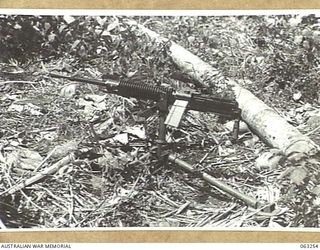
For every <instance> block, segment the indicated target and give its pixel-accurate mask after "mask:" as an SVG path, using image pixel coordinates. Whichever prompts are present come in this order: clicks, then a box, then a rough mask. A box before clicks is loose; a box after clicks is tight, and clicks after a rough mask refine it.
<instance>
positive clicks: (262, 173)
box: [0, 10, 320, 230]
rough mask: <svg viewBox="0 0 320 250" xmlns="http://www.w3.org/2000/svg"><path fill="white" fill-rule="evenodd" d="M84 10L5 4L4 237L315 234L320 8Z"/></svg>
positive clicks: (1, 114)
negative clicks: (118, 232) (15, 233)
mask: <svg viewBox="0 0 320 250" xmlns="http://www.w3.org/2000/svg"><path fill="white" fill-rule="evenodd" d="M29 12H30V11H29ZM79 13H82V14H79ZM86 13H87V12H86V11H83V12H76V13H73V12H72V11H70V12H68V11H61V12H59V11H57V12H56V13H51V14H48V13H46V12H43V13H41V10H39V11H35V12H34V13H28V14H25V13H21V11H20V12H17V13H9V12H8V11H5V10H0V121H1V122H0V228H1V230H8V229H37V230H39V229H43V230H46V229H80V228H81V229H82V228H87V229H95V228H146V229H148V228H156V229H161V228H178V229H182V228H189V229H200V228H201V229H202V228H204V229H226V230H229V229H234V228H236V229H253V230H255V229H271V230H290V229H296V228H300V229H301V228H304V229H307V228H311V229H316V228H319V226H320V213H319V212H320V172H319V169H320V161H319V159H320V154H319V150H320V148H319V145H320V75H319V70H320V14H319V12H316V11H314V12H308V13H306V12H295V11H292V12H291V13H290V12H283V13H281V12H279V11H278V12H276V13H272V12H270V13H269V12H266V13H260V12H259V13H258V14H256V13H255V14H250V12H249V13H244V14H241V12H239V13H236V14H231V13H227V14H223V13H222V12H218V14H215V13H214V12H212V13H210V12H209V13H205V12H204V13H202V12H199V13H197V12H195V14H193V13H192V12H188V13H186V14H184V13H183V12H181V13H180V12H179V11H176V12H175V14H172V12H170V13H169V12H168V13H166V12H161V13H162V14H160V12H158V13H156V14H152V15H151V14H148V12H147V11H145V12H144V13H143V14H139V13H135V12H134V11H131V12H130V13H129V12H124V13H121V12H114V13H113V12H112V11H109V12H107V11H104V12H103V11H100V12H98V13H96V14H95V13H93V14H91V13H90V14H86ZM190 13H191V14H190Z"/></svg>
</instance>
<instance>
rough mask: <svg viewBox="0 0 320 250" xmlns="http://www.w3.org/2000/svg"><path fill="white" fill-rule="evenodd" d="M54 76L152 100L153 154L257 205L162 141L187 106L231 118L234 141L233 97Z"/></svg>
mask: <svg viewBox="0 0 320 250" xmlns="http://www.w3.org/2000/svg"><path fill="white" fill-rule="evenodd" d="M49 75H50V76H51V77H54V78H64V79H68V80H71V81H77V82H84V83H89V84H94V85H98V86H101V87H103V88H106V89H107V91H108V93H112V94H116V95H120V96H123V97H133V98H136V99H144V100H152V101H155V102H156V103H157V104H156V107H157V109H158V111H159V131H158V140H157V157H158V159H159V160H161V161H169V162H171V163H174V164H177V165H179V166H180V167H181V168H183V169H184V170H185V171H187V172H191V173H193V174H194V175H196V176H197V177H200V178H202V179H204V180H205V181H207V182H209V183H210V184H212V185H214V186H216V187H218V188H219V189H221V190H223V191H224V192H226V193H228V194H230V195H232V196H234V197H236V198H238V199H241V200H242V201H244V202H245V203H246V204H247V205H248V206H250V207H253V208H257V207H259V206H260V204H259V202H258V201H257V200H256V199H254V198H252V197H250V196H248V195H246V194H243V193H240V192H239V191H237V190H235V189H234V188H232V187H230V186H228V185H226V184H225V183H223V182H221V181H220V180H218V179H216V178H214V177H213V176H211V175H209V174H207V173H205V172H200V171H198V170H196V169H195V168H194V167H193V166H192V165H190V164H189V163H187V162H185V161H183V160H181V159H178V158H177V157H176V156H175V155H174V154H168V153H166V152H164V150H163V145H164V144H165V143H166V128H167V126H172V127H178V126H179V123H180V121H181V119H182V117H183V114H184V113H185V112H186V111H187V110H195V111H200V112H213V113H216V114H218V115H220V116H223V117H226V118H228V119H233V120H234V127H233V132H232V138H233V140H234V141H236V140H237V138H238V131H239V122H240V119H241V110H240V109H239V107H238V103H237V102H236V101H235V100H230V99H224V98H216V97H211V96H209V95H204V94H200V93H192V94H186V93H181V92H177V91H175V90H174V89H172V88H167V87H163V86H153V85H150V84H145V83H133V82H129V81H122V80H114V79H107V80H105V81H102V80H97V79H87V78H81V77H76V76H65V75H60V74H55V73H50V74H49Z"/></svg>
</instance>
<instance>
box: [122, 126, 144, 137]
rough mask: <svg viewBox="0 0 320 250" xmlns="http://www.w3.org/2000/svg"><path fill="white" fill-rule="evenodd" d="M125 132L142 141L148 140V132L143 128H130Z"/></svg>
mask: <svg viewBox="0 0 320 250" xmlns="http://www.w3.org/2000/svg"><path fill="white" fill-rule="evenodd" d="M124 132H126V133H128V134H131V135H135V136H136V137H138V138H140V139H146V131H145V129H144V127H143V126H133V127H128V128H127V129H126V130H125V131H124Z"/></svg>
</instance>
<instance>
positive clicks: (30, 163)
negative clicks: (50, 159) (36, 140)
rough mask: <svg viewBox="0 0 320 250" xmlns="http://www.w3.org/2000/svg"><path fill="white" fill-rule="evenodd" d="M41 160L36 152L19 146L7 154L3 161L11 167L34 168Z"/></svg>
mask: <svg viewBox="0 0 320 250" xmlns="http://www.w3.org/2000/svg"><path fill="white" fill-rule="evenodd" d="M42 160H43V158H42V156H41V155H40V154H39V153H38V152H36V151H32V150H29V149H25V148H21V149H17V150H16V151H13V152H12V153H11V154H9V155H8V156H7V157H6V161H5V163H6V164H7V165H9V166H11V167H13V168H18V169H24V170H34V169H35V168H36V167H37V166H38V164H40V163H41V162H42Z"/></svg>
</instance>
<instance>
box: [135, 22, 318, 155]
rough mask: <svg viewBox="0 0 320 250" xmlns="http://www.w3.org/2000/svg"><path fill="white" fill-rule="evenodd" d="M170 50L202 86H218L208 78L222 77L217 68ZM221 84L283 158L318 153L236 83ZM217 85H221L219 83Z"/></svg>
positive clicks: (176, 49) (183, 51) (153, 35)
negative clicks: (234, 97)
mask: <svg viewBox="0 0 320 250" xmlns="http://www.w3.org/2000/svg"><path fill="white" fill-rule="evenodd" d="M132 24H134V23H132ZM138 27H139V29H140V31H141V32H143V33H145V34H147V35H148V36H150V37H151V38H152V39H158V40H162V41H166V40H167V39H166V38H163V37H161V36H159V35H158V34H157V33H155V32H154V31H151V30H150V29H148V28H146V27H144V26H142V25H138ZM170 51H171V57H172V59H173V61H174V63H175V64H176V65H177V66H178V67H179V68H180V69H181V70H182V71H183V72H185V73H186V74H188V75H189V76H190V77H192V78H193V79H195V80H197V81H198V82H200V83H201V84H202V85H204V86H210V84H216V83H217V81H216V82H212V81H211V82H210V80H211V79H213V78H215V79H221V77H222V78H223V76H222V75H221V72H220V71H219V70H218V69H216V68H214V67H212V66H211V65H209V64H208V63H206V62H204V61H202V60H201V59H200V58H199V57H198V56H196V55H194V54H192V53H190V52H189V51H187V50H186V49H184V48H183V47H181V46H180V45H178V44H176V43H174V42H172V44H171V47H170ZM208 76H209V77H208ZM224 80H226V79H224ZM224 82H227V83H228V84H230V85H231V86H232V88H233V90H234V94H235V96H236V100H237V102H238V103H239V107H240V108H241V109H242V119H243V120H244V121H245V122H246V123H247V124H248V125H249V126H250V128H251V129H252V130H253V131H254V132H255V133H256V134H257V135H258V136H259V137H260V138H261V139H262V140H264V141H265V142H266V143H267V144H269V145H270V146H271V147H275V148H278V149H280V150H281V151H282V152H283V154H284V155H286V156H288V157H289V158H290V157H293V159H295V160H299V159H300V157H303V156H307V157H310V156H313V155H315V154H316V153H318V152H319V147H318V145H316V144H315V143H314V142H313V141H312V140H311V139H309V138H308V137H307V136H305V135H303V134H302V133H300V131H298V129H296V128H295V127H293V126H292V125H290V124H289V123H288V122H287V121H286V120H285V119H284V118H282V117H281V116H280V115H279V114H278V113H277V112H276V111H274V110H273V109H272V108H270V107H269V106H267V105H266V104H265V103H263V102H262V101H261V100H260V99H258V98H257V97H256V96H254V95H253V94H252V93H251V92H250V91H248V90H246V89H245V88H243V87H241V86H240V85H239V83H238V82H237V81H236V80H226V81H224ZM218 84H220V83H219V81H218ZM215 87H217V86H215ZM218 87H221V88H225V87H226V85H224V86H223V84H220V86H218Z"/></svg>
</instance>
